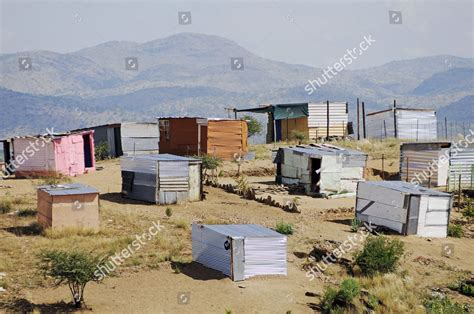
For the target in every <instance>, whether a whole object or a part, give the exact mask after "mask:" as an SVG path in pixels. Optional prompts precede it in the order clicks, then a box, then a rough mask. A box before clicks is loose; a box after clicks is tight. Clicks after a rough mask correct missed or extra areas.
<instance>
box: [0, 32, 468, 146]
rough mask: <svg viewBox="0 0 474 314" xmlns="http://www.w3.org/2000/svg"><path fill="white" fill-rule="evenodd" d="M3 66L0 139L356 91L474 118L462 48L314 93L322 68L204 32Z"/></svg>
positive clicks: (355, 73)
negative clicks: (23, 66)
mask: <svg viewBox="0 0 474 314" xmlns="http://www.w3.org/2000/svg"><path fill="white" fill-rule="evenodd" d="M235 57H236V58H242V60H243V63H242V64H241V67H240V69H241V70H233V69H232V68H231V58H235ZM19 58H29V60H30V61H31V67H30V68H29V70H27V71H22V70H20V63H19ZM128 58H132V59H131V60H132V62H133V63H135V67H134V68H133V69H132V70H130V69H127V68H126V60H127V59H128ZM239 62H240V61H239ZM355 62H356V61H355ZM0 73H1V77H0V107H1V108H2V109H3V110H2V113H3V114H2V118H1V122H0V138H3V137H7V136H12V135H21V134H28V133H41V132H44V130H45V129H46V128H51V127H54V129H55V130H57V131H64V130H69V129H74V128H79V127H84V126H90V125H96V124H104V123H109V122H117V121H133V120H153V118H154V117H156V116H165V115H180V116H183V115H198V116H199V115H200V116H214V117H215V116H217V117H223V116H226V115H227V113H226V112H225V110H224V108H225V107H238V108H243V107H254V106H258V105H259V104H262V103H289V102H309V101H325V100H327V99H329V100H337V101H347V102H349V104H350V111H351V114H352V115H353V113H354V112H355V110H354V108H355V100H356V98H360V99H361V100H363V101H364V102H365V103H366V104H367V106H368V110H377V109H381V108H385V107H387V106H389V105H391V104H392V103H393V99H397V103H398V104H399V105H400V106H403V107H418V108H435V109H437V110H438V113H439V115H440V116H441V115H443V118H444V116H446V117H448V118H449V119H451V120H454V121H470V122H472V121H474V119H473V116H474V103H473V102H474V96H473V95H474V59H472V58H460V57H455V56H430V57H423V58H417V59H411V60H399V61H393V62H390V63H387V64H384V65H381V66H377V67H372V68H368V69H361V70H351V69H350V68H348V69H345V70H343V71H341V72H339V73H338V74H337V75H336V76H334V77H333V78H332V79H331V80H329V82H328V83H327V84H326V85H324V86H322V87H321V88H318V89H317V90H316V92H315V93H313V94H312V95H308V93H307V91H305V89H304V88H305V86H306V84H308V81H309V80H314V79H317V78H318V77H320V76H321V75H322V73H323V69H320V68H314V67H310V66H305V65H295V64H288V63H284V62H278V61H273V60H269V59H265V58H262V57H259V56H257V55H255V54H253V53H252V52H250V51H248V50H246V49H244V48H243V47H241V46H239V45H238V44H237V43H235V42H233V41H231V40H228V39H226V38H222V37H218V36H211V35H204V34H196V33H180V34H176V35H172V36H169V37H166V38H162V39H157V40H154V41H150V42H146V43H136V42H125V41H111V42H106V43H103V44H99V45H97V46H94V47H89V48H84V49H82V50H79V51H75V52H71V53H56V52H50V51H25V52H18V53H12V54H0ZM260 119H262V120H263V119H264V117H261V118H260Z"/></svg>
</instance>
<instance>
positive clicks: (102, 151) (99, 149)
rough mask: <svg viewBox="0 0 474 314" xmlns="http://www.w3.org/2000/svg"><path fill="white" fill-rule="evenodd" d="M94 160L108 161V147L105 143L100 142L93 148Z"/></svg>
mask: <svg viewBox="0 0 474 314" xmlns="http://www.w3.org/2000/svg"><path fill="white" fill-rule="evenodd" d="M94 149H95V154H94V155H95V160H106V159H110V155H109V145H108V144H107V142H100V143H99V144H98V145H96V146H95V148H94Z"/></svg>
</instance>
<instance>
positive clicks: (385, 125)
mask: <svg viewBox="0 0 474 314" xmlns="http://www.w3.org/2000/svg"><path fill="white" fill-rule="evenodd" d="M383 129H384V134H385V136H384V138H387V122H385V120H383Z"/></svg>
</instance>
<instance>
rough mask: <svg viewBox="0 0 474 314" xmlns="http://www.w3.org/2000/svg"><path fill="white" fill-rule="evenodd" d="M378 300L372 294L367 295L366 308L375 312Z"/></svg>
mask: <svg viewBox="0 0 474 314" xmlns="http://www.w3.org/2000/svg"><path fill="white" fill-rule="evenodd" d="M379 304H380V300H379V299H378V298H377V297H376V296H375V295H373V294H369V297H368V299H367V306H368V307H369V308H371V309H372V310H375V309H377V308H378V307H379Z"/></svg>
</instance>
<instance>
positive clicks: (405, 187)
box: [364, 181, 451, 196]
mask: <svg viewBox="0 0 474 314" xmlns="http://www.w3.org/2000/svg"><path fill="white" fill-rule="evenodd" d="M364 184H366V185H374V186H380V187H383V188H387V189H392V190H396V191H400V192H403V193H406V194H416V195H431V196H451V194H448V193H443V192H439V191H436V190H432V189H427V188H424V187H422V186H417V185H414V184H411V183H408V182H403V181H367V182H364Z"/></svg>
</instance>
